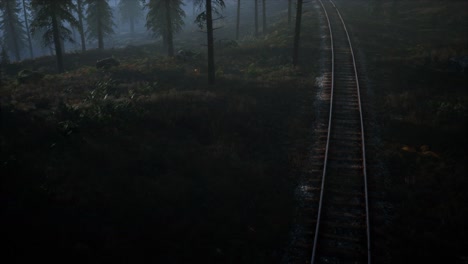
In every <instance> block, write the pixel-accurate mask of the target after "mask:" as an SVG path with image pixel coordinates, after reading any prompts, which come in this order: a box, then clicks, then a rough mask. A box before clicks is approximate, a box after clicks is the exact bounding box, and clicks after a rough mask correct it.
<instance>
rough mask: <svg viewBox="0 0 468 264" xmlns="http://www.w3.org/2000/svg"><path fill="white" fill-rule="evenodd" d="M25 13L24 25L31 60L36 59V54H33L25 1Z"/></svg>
mask: <svg viewBox="0 0 468 264" xmlns="http://www.w3.org/2000/svg"><path fill="white" fill-rule="evenodd" d="M23 11H24V25H25V27H26V34H27V36H28V44H29V55H30V56H31V59H32V58H34V53H33V46H32V41H31V33H30V32H29V23H28V14H27V12H26V4H25V3H24V0H23Z"/></svg>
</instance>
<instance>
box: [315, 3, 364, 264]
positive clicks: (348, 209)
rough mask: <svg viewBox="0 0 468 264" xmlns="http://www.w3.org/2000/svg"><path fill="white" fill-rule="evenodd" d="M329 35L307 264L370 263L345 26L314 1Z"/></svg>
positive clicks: (354, 79) (360, 128) (331, 9)
mask: <svg viewBox="0 0 468 264" xmlns="http://www.w3.org/2000/svg"><path fill="white" fill-rule="evenodd" d="M318 1H319V3H320V5H321V6H322V9H323V12H324V14H325V17H326V19H327V23H328V28H329V31H330V50H331V59H332V63H331V82H330V84H329V85H331V87H330V109H329V111H330V113H329V117H328V132H327V141H326V147H325V155H324V162H323V171H322V179H321V189H320V199H319V205H318V211H317V220H316V227H315V235H314V242H313V249H312V257H311V263H366V262H367V263H368V264H370V263H371V248H370V222H369V198H368V190H367V173H366V172H367V169H366V149H365V136H364V122H363V115H362V105H361V93H360V89H359V79H358V71H357V67H356V60H355V56H354V52H353V47H352V44H351V39H350V37H349V34H348V30H347V28H346V24H345V22H344V20H343V18H342V16H341V14H340V12H339V10H338V8H337V7H336V5H335V3H334V2H333V1H332V0H325V1H323V2H322V0H318Z"/></svg>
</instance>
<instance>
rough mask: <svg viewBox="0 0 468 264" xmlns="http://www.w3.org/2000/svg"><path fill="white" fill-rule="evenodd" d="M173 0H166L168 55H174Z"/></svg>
mask: <svg viewBox="0 0 468 264" xmlns="http://www.w3.org/2000/svg"><path fill="white" fill-rule="evenodd" d="M170 1H171V0H165V4H166V24H167V25H166V30H167V55H168V56H169V57H174V40H173V34H172V33H173V32H172V19H171V4H170Z"/></svg>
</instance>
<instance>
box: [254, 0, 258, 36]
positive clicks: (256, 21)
mask: <svg viewBox="0 0 468 264" xmlns="http://www.w3.org/2000/svg"><path fill="white" fill-rule="evenodd" d="M254 12H255V14H254V19H255V37H257V36H258V0H255V8H254Z"/></svg>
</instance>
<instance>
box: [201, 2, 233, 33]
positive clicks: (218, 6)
mask: <svg viewBox="0 0 468 264" xmlns="http://www.w3.org/2000/svg"><path fill="white" fill-rule="evenodd" d="M205 1H206V0H195V2H196V3H197V4H198V6H200V7H202V6H204V4H205ZM210 1H211V8H212V9H213V12H214V13H215V14H217V15H221V12H222V10H223V9H224V8H225V7H226V4H225V3H224V0H210ZM203 9H205V8H203ZM195 23H196V24H197V25H198V26H199V27H200V28H204V27H205V24H206V10H204V11H203V12H201V13H200V14H198V16H197V18H196V19H195Z"/></svg>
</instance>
